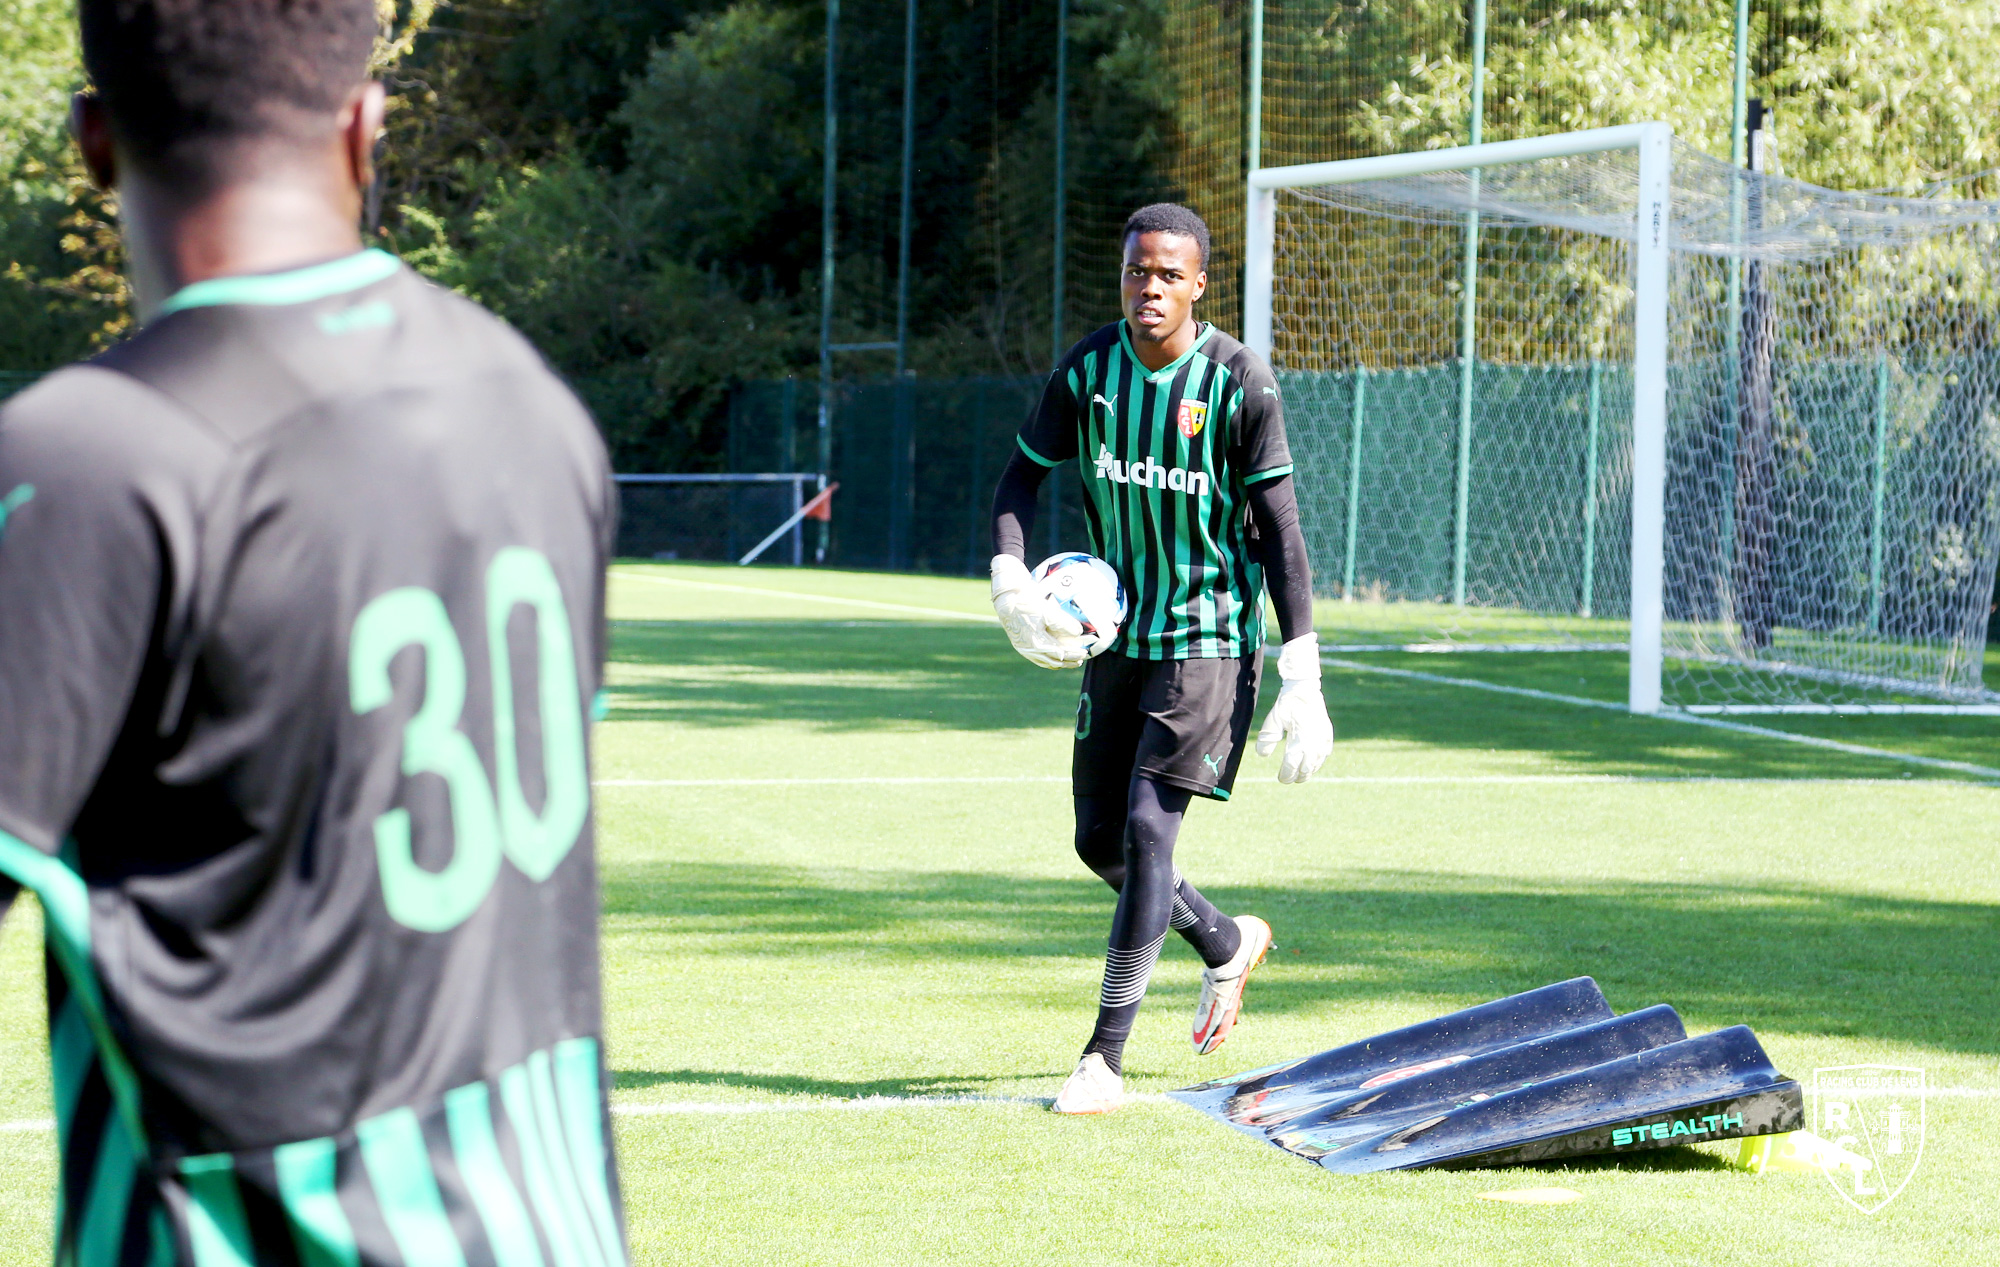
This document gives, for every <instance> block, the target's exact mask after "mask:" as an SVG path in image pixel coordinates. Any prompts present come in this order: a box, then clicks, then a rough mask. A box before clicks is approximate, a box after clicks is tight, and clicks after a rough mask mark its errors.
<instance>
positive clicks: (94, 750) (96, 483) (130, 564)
mask: <svg viewBox="0 0 2000 1267" xmlns="http://www.w3.org/2000/svg"><path fill="white" fill-rule="evenodd" d="M166 408H170V407H169V406H166V405H165V402H163V401H162V400H161V399H160V398H159V397H158V396H157V395H155V394H154V393H153V392H151V391H150V390H148V389H146V388H144V387H141V386H139V385H138V384H136V383H134V382H132V381H131V380H130V379H127V378H125V377H124V376H123V375H120V374H115V373H111V372H109V371H105V370H101V369H94V368H88V367H85V368H77V369H72V370H67V371H64V372H62V373H60V374H57V375H55V376H53V377H51V378H49V379H46V380H44V381H43V382H42V383H41V384H40V385H38V386H37V387H35V388H33V389H31V390H29V391H28V392H25V393H23V394H22V395H20V396H17V397H15V398H14V399H13V400H12V401H10V402H9V403H8V405H7V407H6V408H5V409H4V410H0V511H4V514H0V718H4V719H5V724H4V725H0V831H4V833H5V834H6V835H8V836H11V837H13V838H14V839H15V840H16V841H18V842H22V843H25V844H27V845H29V846H31V847H33V848H35V849H39V850H42V851H43V852H46V853H53V852H54V851H55V850H56V848H57V847H58V845H59V844H60V843H61V841H62V839H63V838H64V837H65V836H66V835H68V833H69V831H70V829H71V826H72V825H73V823H74V822H75V819H76V817H77V814H78V812H79V811H80V810H81V808H82V807H83V804H84V802H85V800H86V799H87V798H88V796H89V795H90V792H91V789H92V788H93V787H94V786H95V784H96V782H97V779H98V775H99V773H100V771H101V770H102V768H103V765H104V762H105V759H106V757H107V755H108V754H109V753H110V752H111V750H112V747H113V745H114V743H115V742H116V740H117V738H118V736H119V733H120V732H121V730H122V729H123V728H124V725H125V720H126V715H127V713H128V712H129V711H130V709H131V707H132V700H133V694H134V690H135V687H136V685H137V683H138V680H139V676H140V672H141V669H142V667H143V665H144V663H145V659H146V654H147V650H148V648H149V646H150V645H151V643H152V640H153V637H154V630H155V627H156V620H157V617H158V613H159V612H160V610H161V607H160V596H161V594H162V592H163V590H164V589H165V587H166V586H165V581H164V577H165V576H166V574H167V563H166V560H167V557H168V555H167V552H168V550H169V548H170V547H169V546H168V544H167V543H168V542H169V541H170V540H180V541H183V542H186V541H188V540H190V539H191V537H192V535H193V533H192V524H191V523H189V522H187V520H186V518H185V517H177V516H175V515H174V514H172V513H171V512H163V511H162V510H161V509H160V506H161V504H162V502H166V503H169V504H171V503H173V502H174V501H175V500H176V499H175V498H174V496H173V484H172V478H171V473H170V471H169V470H160V471H158V472H157V473H156V475H153V474H147V473H146V472H147V471H148V464H149V460H150V455H149V453H148V452H147V451H146V450H148V448H149V446H150V445H152V444H154V443H164V442H163V441H160V440H158V438H157V436H156V434H155V433H156V432H157V431H158V430H163V429H166V428H167V427H168V426H170V425H171V424H169V423H167V422H166V420H164V419H162V418H161V417H160V415H161V414H162V412H163V409H166ZM135 417H136V418H141V419H147V420H149V421H150V422H154V423H158V424H159V426H158V427H151V426H149V427H136V426H130V425H122V420H126V419H132V418H135Z"/></svg>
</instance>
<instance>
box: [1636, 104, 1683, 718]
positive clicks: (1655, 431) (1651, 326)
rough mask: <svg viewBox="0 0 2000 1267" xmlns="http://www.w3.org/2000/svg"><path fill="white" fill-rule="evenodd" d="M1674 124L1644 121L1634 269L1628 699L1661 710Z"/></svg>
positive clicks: (1639, 709) (1642, 709)
mask: <svg viewBox="0 0 2000 1267" xmlns="http://www.w3.org/2000/svg"><path fill="white" fill-rule="evenodd" d="M1673 136H1674V134H1673V129H1672V128H1670V127H1668V126H1667V125H1666V124H1664V123H1646V124H1640V125H1639V146H1638V148H1639V223H1638V225H1637V229H1638V234H1637V240H1636V244H1635V249H1634V252H1633V254H1634V258H1633V268H1632V283H1633V285H1632V290H1633V314H1632V341H1633V355H1632V652H1631V657H1632V658H1631V664H1630V666H1629V670H1628V673H1629V677H1628V682H1627V701H1626V702H1627V706H1628V707H1629V708H1630V709H1631V711H1633V712H1635V713H1657V712H1658V711H1660V668H1661V664H1660V658H1661V657H1660V634H1661V628H1660V627H1661V624H1662V622H1663V621H1664V620H1665V617H1666V501H1667V277H1668V268H1667V265H1668V259H1667V248H1668V243H1669V241H1670V237H1669V223H1668V222H1669V217H1670V216H1671V214H1672V210H1673V205H1672V198H1671V196H1670V190H1671V182H1672V177H1673Z"/></svg>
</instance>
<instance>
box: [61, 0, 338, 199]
mask: <svg viewBox="0 0 2000 1267" xmlns="http://www.w3.org/2000/svg"><path fill="white" fill-rule="evenodd" d="M77 18H78V25H79V26H80V27H81V30H82V36H83V64H84V69H85V70H86V71H87V72H88V73H89V76H90V82H91V85H92V86H93V87H94V88H95V90H96V91H97V94H98V96H99V97H101V98H102V99H103V101H104V105H105V109H106V111H107V112H108V113H109V114H110V116H111V127H112V131H113V132H114V133H115V134H116V135H117V137H118V139H119V141H120V142H121V143H122V144H123V145H124V146H125V148H126V149H127V150H129V151H130V157H131V159H132V160H133V161H134V162H135V163H137V164H139V165H141V166H143V167H145V168H146V169H147V170H148V171H149V172H153V173H155V174H157V175H159V176H161V177H164V178H168V179H182V180H195V181H199V180H201V179H202V178H203V177H205V176H210V175H213V174H214V172H215V164H216V161H217V158H218V157H219V156H218V155H216V154H215V151H217V150H219V149H225V148H227V147H228V146H229V144H230V143H231V142H242V141H249V140H264V139H272V140H289V141H295V142H302V143H303V142H312V141H317V140H320V139H322V138H324V137H326V136H327V135H329V133H330V131H331V128H332V123H333V115H334V113H335V112H336V111H338V110H339V109H340V105H341V103H342V102H343V101H345V100H346V98H347V94H348V93H350V92H352V91H353V90H354V86H355V85H356V84H358V83H360V82H361V81H362V79H363V78H364V77H365V76H366V75H367V73H368V56H369V53H370V52H371V51H372V49H373V47H374V40H375V23H376V15H375V3H374V0H78V4H77ZM218 143H220V144H218Z"/></svg>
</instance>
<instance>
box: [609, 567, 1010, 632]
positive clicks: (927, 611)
mask: <svg viewBox="0 0 2000 1267" xmlns="http://www.w3.org/2000/svg"><path fill="white" fill-rule="evenodd" d="M611 575H613V576H618V577H623V578H625V579H626V580H628V581H649V582H651V583H652V584H654V585H687V586H692V587H693V588H695V589H704V590H723V591H726V592H728V593H731V594H754V595H756V596H757V597H759V598H779V599H784V598H791V599H797V600H798V601H799V602H801V603H832V604H834V605H836V606H839V607H872V608H874V609H875V610H876V611H889V612H910V613H913V614H915V615H918V616H942V617H944V618H945V619H947V620H971V621H977V622H978V623H980V624H982V625H997V624H999V623H1000V618H999V617H998V616H995V615H993V614H992V613H991V612H959V611H951V610H949V609H948V608H943V607H913V606H911V605H909V604H908V603H880V602H876V601H875V600H874V599H872V598H836V597H835V596H833V595H832V594H801V593H799V592H798V591H797V590H778V589H760V588H759V587H757V586H755V585H730V584H727V583H725V582H722V581H688V580H683V579H681V578H680V577H678V576H649V575H647V574H646V573H644V572H622V571H619V570H618V569H616V568H614V569H612V572H611Z"/></svg>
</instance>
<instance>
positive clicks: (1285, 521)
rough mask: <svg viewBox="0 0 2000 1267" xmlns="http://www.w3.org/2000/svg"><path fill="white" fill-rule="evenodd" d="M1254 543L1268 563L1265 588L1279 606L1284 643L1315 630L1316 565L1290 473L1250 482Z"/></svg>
mask: <svg viewBox="0 0 2000 1267" xmlns="http://www.w3.org/2000/svg"><path fill="white" fill-rule="evenodd" d="M1250 522H1251V524H1252V526H1253V527H1255V528H1256V530H1257V532H1256V536H1255V538H1254V539H1253V540H1252V543H1251V548H1252V550H1253V551H1254V553H1255V554H1256V556H1257V562H1259V563H1261V564H1262V565H1263V566H1264V588H1265V589H1267V590H1269V591H1270V594H1271V605H1272V606H1274V607H1276V608H1277V609H1278V632H1279V634H1280V635H1281V636H1282V637H1283V638H1284V640H1285V641H1286V642H1290V641H1291V640H1292V639H1294V638H1298V637H1302V636H1303V635H1305V634H1309V633H1311V632H1312V631H1313V580H1312V564H1311V563H1309V562H1307V560H1306V536H1305V533H1304V532H1303V531H1301V530H1300V528H1299V498H1298V493H1297V492H1296V491H1295V490H1294V489H1293V488H1292V477H1291V476H1289V475H1281V476H1278V477H1276V478H1274V479H1267V480H1259V481H1258V482H1256V483H1255V484H1252V485H1251V486H1250Z"/></svg>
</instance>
